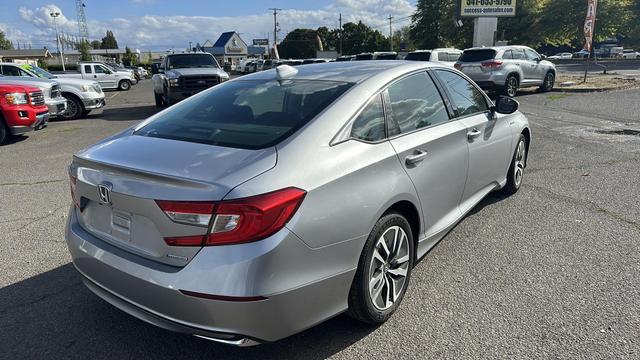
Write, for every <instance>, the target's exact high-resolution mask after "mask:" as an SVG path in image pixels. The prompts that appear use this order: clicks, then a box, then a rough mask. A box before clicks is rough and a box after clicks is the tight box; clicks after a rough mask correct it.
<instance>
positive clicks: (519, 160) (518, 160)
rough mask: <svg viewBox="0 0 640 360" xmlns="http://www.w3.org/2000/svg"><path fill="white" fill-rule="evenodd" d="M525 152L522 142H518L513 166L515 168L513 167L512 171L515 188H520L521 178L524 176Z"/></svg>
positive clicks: (525, 148)
mask: <svg viewBox="0 0 640 360" xmlns="http://www.w3.org/2000/svg"><path fill="white" fill-rule="evenodd" d="M526 151H527V147H526V145H525V143H524V141H523V140H520V142H519V143H518V148H517V150H516V157H515V164H514V165H515V166H514V167H513V171H514V174H513V178H514V181H515V185H516V187H520V184H521V183H522V177H523V175H524V166H525V159H526Z"/></svg>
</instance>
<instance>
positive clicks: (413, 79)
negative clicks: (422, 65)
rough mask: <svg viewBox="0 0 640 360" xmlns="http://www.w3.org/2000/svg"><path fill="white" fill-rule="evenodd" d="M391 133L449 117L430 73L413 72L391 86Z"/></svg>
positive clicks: (436, 122)
mask: <svg viewBox="0 0 640 360" xmlns="http://www.w3.org/2000/svg"><path fill="white" fill-rule="evenodd" d="M387 93H388V96H389V108H390V110H391V114H390V118H391V120H390V122H391V124H390V127H391V128H395V129H394V130H395V131H392V130H391V129H390V135H391V134H393V133H397V132H400V133H407V132H410V131H413V130H416V129H420V128H423V127H427V126H431V125H435V124H440V123H443V122H447V121H449V114H448V113H447V109H446V107H445V105H444V102H443V100H442V97H441V96H440V92H439V91H438V88H436V85H435V84H434V83H433V80H431V78H430V77H429V75H427V73H424V72H422V73H418V74H414V75H410V76H408V77H406V78H404V79H402V80H399V81H397V82H395V83H394V84H392V85H391V86H389V88H388V89H387Z"/></svg>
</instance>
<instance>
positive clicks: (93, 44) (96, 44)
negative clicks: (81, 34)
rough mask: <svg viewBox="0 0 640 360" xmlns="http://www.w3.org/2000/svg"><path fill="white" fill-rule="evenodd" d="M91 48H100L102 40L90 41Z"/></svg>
mask: <svg viewBox="0 0 640 360" xmlns="http://www.w3.org/2000/svg"><path fill="white" fill-rule="evenodd" d="M90 45H91V48H93V49H100V48H101V47H102V41H100V40H93V41H91V44H90Z"/></svg>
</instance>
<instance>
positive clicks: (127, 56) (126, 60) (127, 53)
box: [122, 46, 138, 66]
mask: <svg viewBox="0 0 640 360" xmlns="http://www.w3.org/2000/svg"><path fill="white" fill-rule="evenodd" d="M122 63H123V64H124V65H125V66H133V65H136V64H137V63H138V56H137V55H136V54H134V53H133V52H132V51H131V49H129V47H128V46H125V48H124V56H123V57H122Z"/></svg>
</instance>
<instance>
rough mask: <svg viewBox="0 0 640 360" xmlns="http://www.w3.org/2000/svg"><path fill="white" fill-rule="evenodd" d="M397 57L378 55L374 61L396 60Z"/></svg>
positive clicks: (394, 55)
mask: <svg viewBox="0 0 640 360" xmlns="http://www.w3.org/2000/svg"><path fill="white" fill-rule="evenodd" d="M397 59H398V55H396V54H380V55H378V56H376V60H397Z"/></svg>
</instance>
